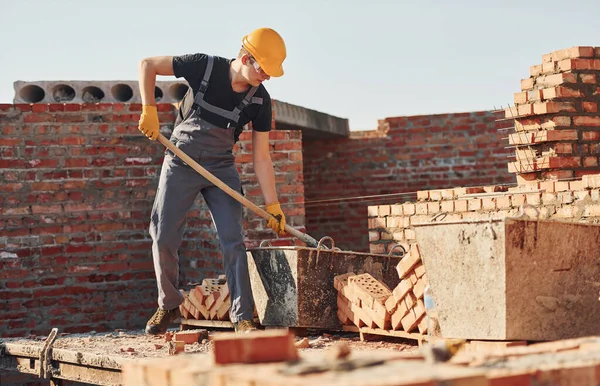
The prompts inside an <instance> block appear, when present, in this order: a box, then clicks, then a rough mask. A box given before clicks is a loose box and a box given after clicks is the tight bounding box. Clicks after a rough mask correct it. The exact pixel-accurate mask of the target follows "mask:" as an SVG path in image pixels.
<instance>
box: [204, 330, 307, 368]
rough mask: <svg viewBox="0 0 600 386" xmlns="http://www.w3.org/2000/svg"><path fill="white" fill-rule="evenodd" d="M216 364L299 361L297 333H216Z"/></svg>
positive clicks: (283, 331)
mask: <svg viewBox="0 0 600 386" xmlns="http://www.w3.org/2000/svg"><path fill="white" fill-rule="evenodd" d="M210 339H211V341H212V342H213V347H214V349H213V352H214V358H215V363H216V364H230V363H267V362H285V361H297V360H298V359H299V355H298V350H297V349H296V345H295V337H294V334H293V333H290V332H288V331H286V330H277V329H274V330H265V331H260V330H258V331H252V332H248V333H246V334H236V333H234V332H222V333H216V334H214V335H213V336H211V338H210Z"/></svg>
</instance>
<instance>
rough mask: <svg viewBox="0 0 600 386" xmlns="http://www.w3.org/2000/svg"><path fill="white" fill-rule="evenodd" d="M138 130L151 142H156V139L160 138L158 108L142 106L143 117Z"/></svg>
mask: <svg viewBox="0 0 600 386" xmlns="http://www.w3.org/2000/svg"><path fill="white" fill-rule="evenodd" d="M138 129H139V130H140V131H141V132H142V133H144V135H145V136H146V137H148V138H150V139H151V140H156V138H158V131H159V129H160V123H158V112H157V111H156V106H152V105H143V106H142V115H141V116H140V124H139V126H138Z"/></svg>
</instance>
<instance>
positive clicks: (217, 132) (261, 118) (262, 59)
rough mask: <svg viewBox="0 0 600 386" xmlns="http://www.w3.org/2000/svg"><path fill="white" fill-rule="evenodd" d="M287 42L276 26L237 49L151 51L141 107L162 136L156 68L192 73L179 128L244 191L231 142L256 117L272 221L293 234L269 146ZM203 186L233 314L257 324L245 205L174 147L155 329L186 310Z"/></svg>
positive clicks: (188, 145) (162, 200)
mask: <svg viewBox="0 0 600 386" xmlns="http://www.w3.org/2000/svg"><path fill="white" fill-rule="evenodd" d="M285 57H286V46H285V43H284V41H283V39H282V38H281V36H280V35H279V34H278V33H277V32H276V31H274V30H272V29H270V28H259V29H257V30H255V31H253V32H251V33H250V34H248V35H246V36H244V37H243V39H242V47H241V49H240V51H239V53H238V55H237V57H236V58H235V59H228V58H223V57H218V56H210V55H206V54H201V53H197V54H187V55H182V56H157V57H150V58H146V59H143V60H142V61H141V62H140V68H139V83H140V94H141V98H142V105H143V107H142V114H141V117H140V121H139V127H138V128H139V130H140V131H141V132H142V133H144V135H146V136H147V137H148V138H150V139H152V140H156V138H157V137H158V133H159V126H160V123H159V121H158V115H157V109H156V102H155V98H154V88H155V84H156V83H155V82H156V75H174V76H175V77H177V78H184V79H185V80H186V81H187V82H188V84H189V86H190V91H189V92H188V94H187V95H186V97H185V98H184V100H183V101H182V103H181V105H180V107H179V109H178V110H179V111H178V117H177V120H176V124H175V128H174V130H173V133H172V135H171V137H170V139H169V140H170V141H171V142H172V143H174V144H175V145H176V146H177V147H178V148H179V149H181V150H182V151H183V152H184V153H186V154H187V155H188V156H190V157H191V158H192V159H194V160H195V161H196V162H198V163H199V164H200V165H201V166H203V167H204V168H205V169H207V170H208V171H209V172H211V173H212V174H214V175H215V176H216V177H217V178H218V179H220V180H221V181H223V182H224V183H226V184H227V185H228V186H230V187H231V188H232V189H234V190H236V191H238V192H240V193H242V194H243V190H242V187H241V182H240V177H239V175H238V172H237V168H236V164H235V159H234V154H233V153H232V148H233V146H234V145H235V142H236V141H237V140H238V137H239V135H240V133H241V131H242V130H243V127H244V126H245V125H246V124H248V123H249V122H251V123H252V153H253V166H254V172H255V174H256V177H257V180H258V183H259V185H260V188H261V191H262V194H263V197H264V201H265V205H266V208H265V209H266V211H267V212H268V213H270V214H271V215H272V216H274V217H273V218H272V219H271V220H269V221H268V223H267V225H268V226H269V227H270V228H272V229H273V230H274V231H275V232H277V233H278V234H280V235H282V234H285V231H284V227H285V223H286V220H285V216H284V214H283V212H282V210H281V207H280V205H279V202H278V197H277V192H276V189H275V177H274V171H273V164H272V162H271V156H270V153H269V131H270V130H271V119H272V114H271V97H270V96H269V93H268V92H267V90H266V89H265V87H264V85H263V82H264V81H266V80H269V79H270V78H271V77H280V76H282V75H283V67H282V64H283V61H284V59H285ZM198 193H201V194H202V196H203V197H204V200H205V202H206V205H207V206H208V209H209V210H210V213H211V216H212V219H213V222H214V225H215V227H216V229H217V233H218V237H219V241H220V245H221V251H222V254H223V266H224V269H225V275H226V280H227V285H228V287H229V293H230V297H231V309H230V318H231V321H232V322H233V324H234V327H235V330H236V331H237V332H244V331H250V330H253V329H255V326H254V324H253V316H254V300H253V297H252V292H251V288H250V277H249V273H248V263H247V258H246V247H245V244H244V237H243V234H242V206H241V204H240V203H239V202H238V201H236V200H235V199H234V198H233V197H231V196H229V195H228V194H227V193H225V192H224V191H222V190H221V189H220V188H218V187H217V186H215V185H214V184H212V183H210V182H209V181H208V180H207V179H206V178H204V177H203V176H202V175H200V174H199V173H197V172H196V171H195V170H194V169H192V168H191V167H190V166H188V165H187V164H185V163H184V162H183V161H182V160H181V159H180V158H178V157H177V156H176V155H174V154H173V153H172V152H171V151H169V150H167V151H166V152H165V157H164V161H163V164H162V169H161V173H160V179H159V182H158V188H157V191H156V197H155V200H154V205H153V207H152V214H151V219H150V236H151V237H152V255H153V260H154V268H155V273H156V280H157V286H158V309H157V311H156V313H155V314H154V316H152V318H150V320H149V321H148V323H147V325H146V333H148V334H152V335H156V334H162V333H164V332H166V330H167V327H168V326H169V325H170V324H171V323H173V322H174V321H175V320H176V319H178V318H179V317H180V312H179V305H180V304H181V303H182V302H183V296H182V294H181V293H180V292H179V291H178V288H177V284H178V276H179V266H178V262H179V258H178V254H177V250H178V248H179V246H180V245H181V239H182V235H183V225H184V222H185V221H184V220H185V217H186V215H187V212H188V211H189V209H190V207H191V206H192V205H193V203H194V200H195V199H196V197H197V196H198Z"/></svg>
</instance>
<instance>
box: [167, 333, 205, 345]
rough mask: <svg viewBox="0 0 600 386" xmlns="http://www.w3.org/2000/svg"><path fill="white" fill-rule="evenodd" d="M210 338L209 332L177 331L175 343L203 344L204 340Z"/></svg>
mask: <svg viewBox="0 0 600 386" xmlns="http://www.w3.org/2000/svg"><path fill="white" fill-rule="evenodd" d="M206 338H208V331H207V330H183V331H177V332H176V333H175V336H174V340H175V341H178V342H179V341H180V342H184V343H185V344H194V343H198V342H201V341H202V339H206Z"/></svg>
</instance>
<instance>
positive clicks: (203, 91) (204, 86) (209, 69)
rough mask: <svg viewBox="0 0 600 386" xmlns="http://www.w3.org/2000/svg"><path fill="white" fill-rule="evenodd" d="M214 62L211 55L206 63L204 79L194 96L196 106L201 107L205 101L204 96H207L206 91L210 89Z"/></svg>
mask: <svg viewBox="0 0 600 386" xmlns="http://www.w3.org/2000/svg"><path fill="white" fill-rule="evenodd" d="M214 61H215V58H214V57H213V56H211V55H209V56H208V61H207V63H206V70H205V71H204V77H203V78H202V80H201V81H200V87H198V91H197V92H196V95H195V96H194V102H195V104H196V105H199V104H200V102H201V101H202V100H203V99H204V94H206V90H207V89H208V81H209V80H210V74H211V73H212V69H213V64H214Z"/></svg>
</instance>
